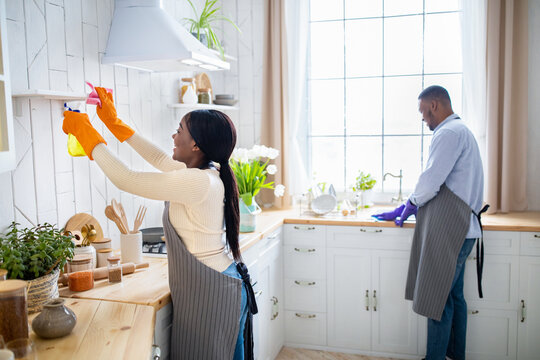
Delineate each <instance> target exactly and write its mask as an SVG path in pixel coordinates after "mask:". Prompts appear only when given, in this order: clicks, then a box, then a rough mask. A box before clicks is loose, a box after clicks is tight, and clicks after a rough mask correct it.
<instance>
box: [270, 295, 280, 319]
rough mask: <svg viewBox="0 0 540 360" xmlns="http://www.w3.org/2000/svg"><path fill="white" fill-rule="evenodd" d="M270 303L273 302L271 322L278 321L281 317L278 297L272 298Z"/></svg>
mask: <svg viewBox="0 0 540 360" xmlns="http://www.w3.org/2000/svg"><path fill="white" fill-rule="evenodd" d="M270 301H271V302H272V317H271V318H270V320H276V318H277V317H278V315H279V305H278V303H279V300H278V299H277V297H275V296H272V298H271V299H270Z"/></svg>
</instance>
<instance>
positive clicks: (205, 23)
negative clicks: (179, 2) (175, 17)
mask: <svg viewBox="0 0 540 360" xmlns="http://www.w3.org/2000/svg"><path fill="white" fill-rule="evenodd" d="M187 1H188V2H189V4H190V5H191V8H192V9H193V12H194V14H195V18H193V19H192V18H184V20H185V21H186V22H187V23H188V24H189V31H190V32H191V33H192V34H193V35H194V36H195V37H196V38H197V39H198V40H199V41H201V42H203V43H204V42H205V41H206V43H207V46H208V48H209V49H217V50H219V52H220V54H221V57H222V58H223V59H224V58H225V54H224V51H223V47H222V46H221V41H220V40H219V39H218V37H217V35H216V32H215V30H214V29H213V27H212V25H213V24H214V23H215V22H216V21H220V20H225V21H227V22H229V23H230V24H231V25H232V26H234V28H235V29H236V30H238V32H240V33H241V32H242V31H241V30H240V29H239V28H238V26H236V24H235V23H234V22H233V21H232V20H230V19H229V18H227V17H225V16H223V15H221V14H220V13H219V11H220V10H221V8H220V7H219V6H218V5H217V2H218V0H205V2H204V7H203V9H202V11H201V14H200V15H197V9H196V8H195V5H193V3H192V2H191V0H187Z"/></svg>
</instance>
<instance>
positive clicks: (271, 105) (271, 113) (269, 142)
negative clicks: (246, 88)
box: [258, 0, 291, 208]
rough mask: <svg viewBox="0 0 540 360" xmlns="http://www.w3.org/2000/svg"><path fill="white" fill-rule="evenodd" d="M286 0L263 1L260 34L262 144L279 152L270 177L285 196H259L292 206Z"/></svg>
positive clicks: (265, 192)
mask: <svg viewBox="0 0 540 360" xmlns="http://www.w3.org/2000/svg"><path fill="white" fill-rule="evenodd" d="M284 11H285V0H266V1H265V12H264V13H265V16H266V20H265V25H264V35H263V44H264V45H263V46H264V53H263V57H264V61H263V93H262V95H263V98H262V119H261V122H262V123H261V144H262V145H266V146H270V147H273V148H276V149H278V150H279V151H280V154H279V157H278V158H277V159H276V160H275V164H276V166H277V168H278V171H277V173H276V174H275V175H273V176H272V177H271V178H273V179H272V180H274V181H275V183H276V184H282V185H284V186H285V195H284V196H283V197H281V198H276V197H274V193H273V192H272V191H270V190H267V189H263V190H262V191H261V194H260V196H259V199H258V202H259V203H260V205H263V206H265V207H268V206H270V205H273V206H275V207H278V208H288V207H290V205H291V197H290V195H289V186H288V183H289V181H288V179H289V176H290V174H289V173H288V171H287V159H288V146H287V142H286V141H285V140H286V139H288V134H287V129H288V123H287V115H286V114H287V112H288V103H287V42H286V31H285V13H284Z"/></svg>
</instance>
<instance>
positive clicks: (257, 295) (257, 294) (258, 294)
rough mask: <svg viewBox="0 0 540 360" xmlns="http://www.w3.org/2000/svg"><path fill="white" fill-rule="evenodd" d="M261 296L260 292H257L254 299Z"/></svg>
mask: <svg viewBox="0 0 540 360" xmlns="http://www.w3.org/2000/svg"><path fill="white" fill-rule="evenodd" d="M261 295H262V290H259V291H257V292H256V293H255V299H258V298H259V296H261Z"/></svg>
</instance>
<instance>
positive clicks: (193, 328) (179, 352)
mask: <svg viewBox="0 0 540 360" xmlns="http://www.w3.org/2000/svg"><path fill="white" fill-rule="evenodd" d="M163 231H164V234H165V240H166V242H167V254H168V256H167V257H168V264H169V287H170V289H171V298H172V304H173V324H172V333H171V359H174V360H177V359H178V360H180V359H181V360H189V359H194V360H206V359H209V360H210V359H215V360H222V359H232V358H233V356H234V350H235V345H236V340H237V338H238V331H239V319H240V311H241V309H240V306H241V291H242V280H240V279H235V278H232V277H230V276H227V275H224V274H222V273H220V272H218V271H216V270H214V269H212V268H210V267H208V266H206V265H204V264H203V263H202V262H200V261H199V260H197V258H196V257H195V256H193V255H192V254H191V253H190V252H189V251H188V250H187V249H186V247H185V245H184V243H183V241H182V239H181V238H180V236H178V234H177V233H176V230H175V229H174V227H173V226H172V224H171V222H170V220H169V202H165V210H164V212H163Z"/></svg>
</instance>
